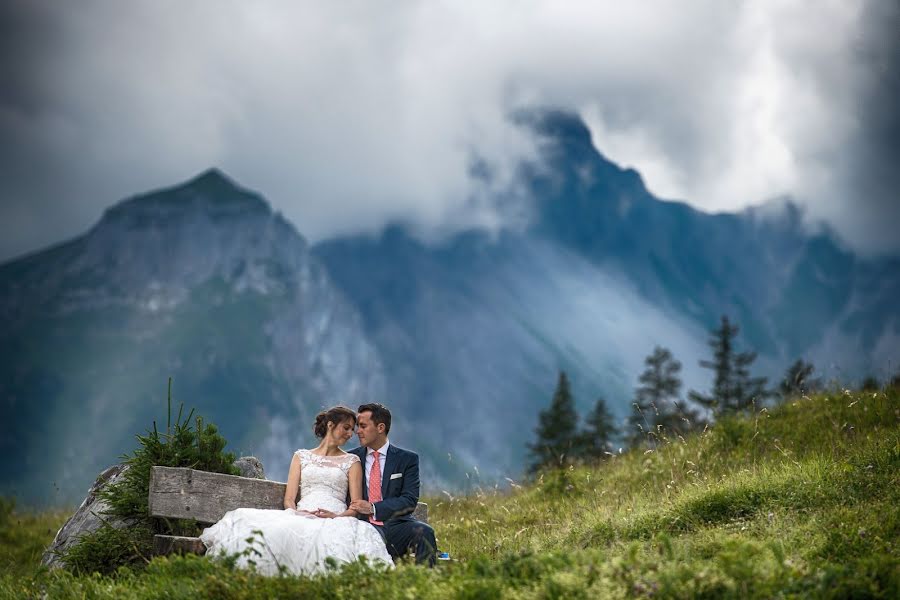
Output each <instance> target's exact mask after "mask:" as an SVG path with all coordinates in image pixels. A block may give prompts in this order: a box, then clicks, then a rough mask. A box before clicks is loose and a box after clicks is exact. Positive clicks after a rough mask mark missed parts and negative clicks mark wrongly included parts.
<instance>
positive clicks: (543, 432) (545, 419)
mask: <svg viewBox="0 0 900 600" xmlns="http://www.w3.org/2000/svg"><path fill="white" fill-rule="evenodd" d="M535 433H536V434H537V442H536V443H534V444H531V445H529V449H530V450H531V454H532V455H533V456H534V462H532V464H531V466H530V467H529V471H530V472H532V473H534V472H537V471H540V470H541V469H543V468H546V467H557V466H562V465H564V464H566V463H567V462H569V461H571V460H572V459H573V458H575V457H576V456H577V454H578V443H579V441H580V439H579V435H578V414H577V413H576V412H575V401H574V400H573V399H572V392H571V391H570V389H569V378H568V377H567V376H566V374H565V372H564V371H560V372H559V381H558V382H557V384H556V391H555V392H554V394H553V400H552V402H551V403H550V407H549V408H547V409H546V410H542V411H541V413H540V415H539V417H538V426H537V428H536V429H535Z"/></svg>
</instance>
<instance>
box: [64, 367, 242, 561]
mask: <svg viewBox="0 0 900 600" xmlns="http://www.w3.org/2000/svg"><path fill="white" fill-rule="evenodd" d="M183 410H184V405H183V404H182V405H181V407H180V408H179V410H178V416H177V417H176V419H175V422H174V423H172V380H171V379H169V394H168V417H167V423H166V431H165V433H160V432H159V431H158V430H157V427H156V422H155V421H154V422H153V429H152V430H150V431H148V432H147V435H138V436H136V437H137V440H138V442H139V444H140V445H139V446H138V448H137V449H136V450H135V451H134V452H133V453H131V454H130V455H126V456H124V457H123V458H124V459H125V465H126V470H125V471H124V473H123V475H122V478H121V479H120V480H119V481H118V482H116V483H114V484H112V485H109V486H107V487H106V488H104V489H103V490H101V492H100V495H99V496H100V498H101V499H102V500H104V501H105V502H106V503H107V504H108V505H109V511H108V513H107V516H109V517H117V518H119V519H122V520H126V521H127V522H129V523H133V524H134V525H133V526H130V527H128V528H125V529H115V528H113V527H110V526H108V525H107V526H105V527H102V528H101V529H99V530H97V531H95V532H93V533H91V534H88V535H85V536H84V537H82V538H81V541H80V542H79V543H78V544H77V545H76V546H74V547H72V548H71V549H70V550H69V552H68V554H67V555H66V557H65V563H66V566H67V567H68V568H70V569H73V570H75V571H77V572H84V573H90V572H94V571H96V572H100V573H111V572H113V571H115V570H116V569H117V568H118V567H119V566H121V565H136V564H141V563H142V562H145V561H146V557H147V556H148V554H149V549H150V548H151V547H152V540H153V535H154V534H167V535H196V534H197V533H199V527H198V526H197V524H196V522H194V521H178V520H174V521H173V520H169V519H156V518H152V517H151V516H150V508H149V506H148V494H149V491H150V470H151V468H152V467H154V466H165V467H188V468H192V469H198V470H200V471H211V472H214V473H226V474H230V475H237V474H239V471H238V469H237V468H236V467H234V466H233V463H234V459H235V457H234V454H232V453H231V452H224V449H225V445H226V443H227V442H226V441H225V438H223V437H222V436H221V435H220V434H219V432H218V429H217V428H216V426H215V425H213V424H212V423H206V424H204V423H203V419H202V418H201V417H200V416H196V417H194V411H193V410H191V411H190V413H188V415H187V417H186V418H185V419H184V420H182V414H183ZM192 417H193V420H192Z"/></svg>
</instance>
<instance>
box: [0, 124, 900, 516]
mask: <svg viewBox="0 0 900 600" xmlns="http://www.w3.org/2000/svg"><path fill="white" fill-rule="evenodd" d="M517 119H518V123H519V126H521V127H525V128H528V129H529V130H530V131H531V133H532V134H533V135H535V136H537V138H538V139H539V140H540V144H539V148H540V155H539V158H537V159H535V160H534V161H532V162H529V163H524V164H522V165H521V168H520V170H519V177H518V181H519V184H520V185H521V188H522V189H523V190H524V191H525V193H524V194H522V195H521V199H520V200H518V201H519V202H520V203H521V206H517V207H516V208H517V210H519V211H520V212H521V214H524V215H526V216H527V218H525V219H524V220H523V221H522V222H521V223H519V224H517V225H515V226H512V225H511V226H509V227H507V228H503V229H500V230H494V231H484V230H479V229H469V230H464V231H457V232H455V233H452V234H447V235H444V236H443V237H441V238H439V239H426V238H425V237H423V236H422V235H420V234H419V232H418V230H417V229H416V228H415V226H414V225H413V224H410V223H402V222H397V223H392V224H390V225H388V226H387V227H385V228H384V229H383V230H382V231H380V232H378V233H377V234H365V235H364V234H360V235H345V236H340V237H334V238H330V239H327V240H324V241H321V242H318V243H316V244H315V245H312V246H310V244H308V243H307V242H306V240H305V239H304V238H303V236H302V234H301V233H300V232H299V231H298V230H297V229H296V228H295V227H294V226H293V225H292V224H291V223H289V222H288V221H286V220H285V219H284V218H283V217H282V216H281V215H280V214H278V213H277V212H274V211H273V210H272V208H271V207H270V206H269V205H268V203H267V202H266V201H265V200H264V198H263V197H262V196H261V195H259V194H257V193H255V192H251V191H248V190H246V189H243V188H242V187H241V186H239V185H238V184H237V183H235V182H234V181H232V180H231V179H230V178H229V177H228V176H227V175H225V174H224V173H222V172H220V171H218V170H216V169H212V170H209V171H207V172H205V173H203V174H201V175H199V176H197V177H196V178H194V179H192V180H190V181H188V182H186V183H183V184H180V185H177V186H175V187H171V188H168V189H162V190H159V191H153V192H150V193H147V194H142V195H138V196H135V197H132V198H129V199H126V200H123V201H122V202H120V203H118V204H116V205H115V206H112V207H110V208H109V209H108V210H107V211H106V212H105V213H104V214H103V216H102V218H101V219H100V221H99V222H98V223H97V224H96V225H95V226H94V227H93V228H91V229H90V230H89V231H87V232H86V233H85V234H83V235H81V236H79V237H77V238H75V239H73V240H70V241H67V242H65V243H62V244H59V245H57V246H54V247H51V248H48V249H46V250H43V251H39V252H37V253H34V254H31V255H29V256H26V257H23V258H20V259H17V260H13V261H10V262H7V263H6V264H3V265H0V291H2V294H0V315H2V319H3V327H2V329H0V342H2V343H0V352H2V355H0V410H2V425H0V456H2V457H3V468H2V472H0V493H2V494H13V495H16V496H18V497H20V498H22V499H23V500H24V501H26V502H27V503H31V504H61V503H68V502H71V501H75V500H78V499H79V496H80V495H81V494H83V491H84V490H85V489H86V488H87V486H88V485H89V484H90V482H91V480H92V478H93V476H94V475H96V473H98V472H99V471H100V470H101V469H102V468H104V467H105V466H107V465H108V464H110V463H113V462H115V461H116V458H117V456H118V455H119V454H121V453H123V452H125V451H127V450H129V449H130V448H132V447H133V446H134V434H135V433H140V432H142V431H143V430H144V429H146V428H147V427H148V426H150V424H151V422H152V421H153V420H156V421H157V423H158V424H161V423H162V422H163V421H164V419H165V407H166V403H165V396H166V382H167V378H168V377H170V376H171V377H172V378H173V397H174V400H175V402H176V405H177V403H179V402H184V403H185V405H186V406H189V407H195V408H196V409H197V410H198V411H199V413H200V414H202V415H204V416H205V417H206V418H208V419H210V420H212V421H214V422H215V423H216V424H218V425H219V427H220V429H221V430H222V431H223V433H224V435H225V436H226V438H227V439H228V440H229V441H230V447H231V448H233V449H234V450H236V451H238V452H240V453H244V454H251V453H252V454H256V455H257V456H259V457H260V458H262V460H263V463H264V464H265V466H266V468H267V473H268V475H269V477H271V478H274V479H283V478H284V476H285V474H286V471H287V466H288V462H289V458H290V455H291V451H292V450H293V449H295V448H297V447H303V446H307V445H310V444H312V443H313V436H312V431H311V421H312V416H313V415H314V414H315V413H316V412H317V411H318V410H319V409H320V408H322V407H324V406H330V405H333V404H337V403H341V404H347V405H349V406H351V407H355V406H356V405H357V404H359V403H362V402H369V401H381V402H384V403H385V404H387V405H388V406H390V407H391V409H392V410H393V412H394V414H395V423H394V426H393V428H392V431H391V440H392V442H393V443H397V444H399V445H401V446H404V447H408V448H411V449H415V450H417V451H418V452H419V453H420V455H421V456H422V470H423V479H424V482H425V485H426V489H428V488H430V489H429V491H430V492H432V493H436V492H437V491H439V490H440V489H448V490H453V489H461V488H462V489H465V488H466V487H467V486H472V485H488V484H493V482H495V481H499V480H502V479H503V478H505V477H509V478H512V479H516V478H518V477H520V476H521V475H522V473H523V471H524V469H525V466H526V464H527V455H526V450H525V447H526V444H527V443H528V442H530V441H532V439H533V429H534V426H535V424H536V420H537V412H538V411H539V410H540V409H542V408H543V407H545V406H546V405H547V404H549V400H550V397H551V395H552V393H553V388H554V385H555V382H556V375H557V372H558V371H559V370H560V369H564V370H566V371H567V372H568V373H569V375H570V377H571V379H572V381H573V389H574V392H575V397H576V401H577V404H578V407H579V409H580V410H582V411H586V410H587V409H588V408H589V407H590V406H592V405H593V403H594V401H595V400H596V398H597V397H600V396H602V397H604V398H605V399H606V401H607V403H608V404H609V405H610V407H611V408H612V410H613V412H614V414H615V415H616V417H617V418H619V419H621V418H623V417H624V416H625V415H626V414H627V412H628V410H629V406H630V402H631V395H632V390H633V388H634V386H635V384H636V378H637V375H638V373H639V372H640V371H641V369H642V364H643V359H644V357H645V356H646V355H647V354H649V353H650V352H651V351H652V349H653V347H654V346H655V345H663V346H666V347H668V348H670V349H671V350H672V351H673V353H674V355H675V356H676V358H678V359H680V360H681V361H682V363H683V364H684V371H683V378H684V380H685V384H686V386H688V387H694V388H695V389H701V390H705V389H707V388H708V387H709V385H710V375H709V373H708V372H704V370H703V369H701V368H699V366H698V360H699V359H700V358H705V357H706V356H707V354H708V348H707V339H708V335H709V330H710V329H711V328H712V327H714V326H715V325H716V324H717V322H718V319H719V318H720V316H721V315H723V314H727V315H729V317H731V318H732V320H733V321H736V322H737V323H738V324H739V325H740V326H741V336H740V339H739V341H740V343H741V345H742V347H744V348H747V349H753V350H756V351H757V352H759V360H758V361H757V363H756V365H755V368H756V370H757V371H758V372H759V373H761V374H765V375H768V376H770V377H772V378H777V377H779V376H780V375H781V374H782V373H783V371H784V369H785V368H786V366H787V364H788V363H789V362H791V361H793V360H794V359H796V358H798V357H801V356H802V357H804V358H805V359H807V360H811V361H812V362H813V363H814V364H816V365H817V367H818V368H819V371H820V374H821V375H824V376H825V377H826V378H829V379H832V378H833V379H837V380H840V381H842V382H844V383H845V384H848V385H849V384H852V383H854V382H855V381H857V380H858V379H860V378H861V377H863V376H865V375H870V374H875V375H879V376H882V377H883V376H886V375H890V374H892V373H893V371H895V370H896V369H897V360H898V358H900V303H898V302H897V301H896V298H898V297H900V258H898V257H879V258H866V257H861V256H857V255H856V254H855V253H854V252H852V251H851V250H850V249H848V248H847V247H845V246H844V245H843V244H842V243H841V242H840V241H839V240H838V239H837V238H836V237H835V236H834V235H833V234H832V233H831V232H830V231H829V230H828V229H827V228H825V227H818V228H816V229H813V228H811V227H810V226H809V225H808V224H806V223H805V222H804V221H805V220H804V218H803V215H802V213H801V211H800V209H798V208H797V207H796V206H795V205H793V204H792V203H791V202H789V201H778V202H772V203H770V204H767V205H764V206H762V207H758V208H754V209H748V210H745V211H742V212H739V213H734V214H724V213H723V214H708V213H704V212H701V211H698V210H696V209H694V208H691V207H690V206H689V205H687V204H686V203H682V202H674V201H664V200H660V199H658V198H656V197H654V196H653V195H652V194H651V193H650V192H649V191H648V190H647V188H646V187H645V185H644V183H643V181H642V179H641V177H640V175H639V174H638V173H637V172H636V171H634V170H632V169H622V168H620V167H619V166H617V165H615V164H613V163H612V162H610V161H609V160H607V159H606V158H605V157H604V156H603V155H601V154H600V153H599V152H598V151H597V150H596V148H595V147H594V145H593V143H592V141H591V138H590V133H589V131H588V130H587V128H586V127H585V125H584V124H583V123H582V122H581V120H580V119H579V118H578V117H577V116H575V115H572V114H570V113H566V112H561V111H552V110H551V111H534V112H530V113H523V114H521V115H518V116H517ZM483 176H486V177H489V176H490V175H489V173H488V174H485V175H483ZM499 201H500V199H498V202H499ZM504 201H508V200H504Z"/></svg>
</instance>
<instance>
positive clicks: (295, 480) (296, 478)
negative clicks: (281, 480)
mask: <svg viewBox="0 0 900 600" xmlns="http://www.w3.org/2000/svg"><path fill="white" fill-rule="evenodd" d="M299 489H300V457H299V456H297V455H296V454H295V455H294V458H292V459H291V469H290V471H288V480H287V487H285V488H284V507H285V508H293V509H294V510H297V490H299Z"/></svg>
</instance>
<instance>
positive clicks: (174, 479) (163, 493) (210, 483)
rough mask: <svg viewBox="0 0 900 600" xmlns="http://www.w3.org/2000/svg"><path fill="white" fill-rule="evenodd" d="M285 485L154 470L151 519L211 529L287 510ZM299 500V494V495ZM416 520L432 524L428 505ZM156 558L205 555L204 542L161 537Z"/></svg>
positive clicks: (419, 508)
mask: <svg viewBox="0 0 900 600" xmlns="http://www.w3.org/2000/svg"><path fill="white" fill-rule="evenodd" d="M285 485H286V484H284V483H279V482H277V481H269V480H267V479H250V478H248V477H238V476H236V475H223V474H221V473H210V472H208V471H195V470H194V469H184V468H176V467H153V468H152V469H151V471H150V497H149V501H150V516H152V517H164V518H168V519H194V520H196V521H197V522H198V523H201V524H204V525H211V524H212V523H215V522H216V521H218V520H219V519H221V518H222V517H223V516H224V515H225V513H227V512H228V511H230V510H234V509H236V508H271V509H277V510H281V509H283V508H284V489H285ZM298 496H299V492H298ZM413 516H414V517H415V518H416V519H418V520H420V521H424V522H426V523H427V522H428V505H427V504H425V503H424V502H419V504H418V506H416V510H415V511H414V512H413ZM153 551H154V553H155V554H171V553H173V552H181V553H193V554H204V553H205V552H206V547H205V546H204V545H203V542H201V541H200V538H196V537H184V536H177V535H157V536H155V537H154V540H153Z"/></svg>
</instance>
